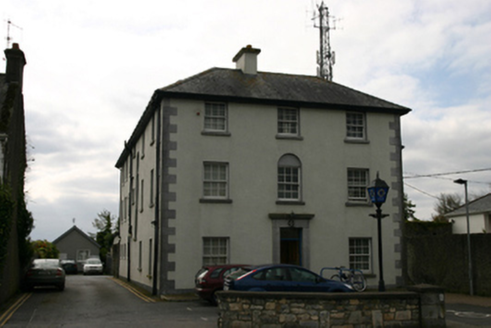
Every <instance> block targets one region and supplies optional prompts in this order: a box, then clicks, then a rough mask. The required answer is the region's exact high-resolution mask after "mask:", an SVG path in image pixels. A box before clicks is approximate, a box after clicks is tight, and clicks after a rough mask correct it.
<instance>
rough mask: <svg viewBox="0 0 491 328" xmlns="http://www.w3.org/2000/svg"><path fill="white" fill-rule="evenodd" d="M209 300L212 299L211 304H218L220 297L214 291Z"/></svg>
mask: <svg viewBox="0 0 491 328" xmlns="http://www.w3.org/2000/svg"><path fill="white" fill-rule="evenodd" d="M209 301H210V304H211V305H218V297H217V295H216V294H215V292H213V294H211V298H210V299H209Z"/></svg>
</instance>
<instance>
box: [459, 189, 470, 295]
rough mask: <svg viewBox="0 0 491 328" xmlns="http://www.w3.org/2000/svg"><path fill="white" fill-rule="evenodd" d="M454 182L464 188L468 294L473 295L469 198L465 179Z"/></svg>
mask: <svg viewBox="0 0 491 328" xmlns="http://www.w3.org/2000/svg"><path fill="white" fill-rule="evenodd" d="M454 182H455V183H457V184H460V185H464V189H465V217H466V220H467V257H468V261H469V294H470V295H474V287H473V283H472V257H471V235H470V225H469V199H468V196H467V180H464V179H457V180H455V181H454Z"/></svg>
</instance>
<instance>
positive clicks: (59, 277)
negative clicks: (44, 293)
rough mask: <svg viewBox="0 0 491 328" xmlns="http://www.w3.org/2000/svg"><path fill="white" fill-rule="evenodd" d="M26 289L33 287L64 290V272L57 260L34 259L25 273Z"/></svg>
mask: <svg viewBox="0 0 491 328" xmlns="http://www.w3.org/2000/svg"><path fill="white" fill-rule="evenodd" d="M25 284H26V288H27V289H28V290H30V289H33V288H34V287H35V286H54V287H56V288H58V289H59V290H64V289H65V270H63V268H62V267H61V263H60V260H59V259H35V260H34V261H33V262H32V264H31V267H30V268H29V270H28V271H27V273H26V279H25Z"/></svg>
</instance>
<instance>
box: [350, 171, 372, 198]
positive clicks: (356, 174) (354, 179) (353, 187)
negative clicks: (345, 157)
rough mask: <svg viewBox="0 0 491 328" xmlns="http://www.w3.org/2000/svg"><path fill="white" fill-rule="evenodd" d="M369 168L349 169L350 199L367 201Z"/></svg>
mask: <svg viewBox="0 0 491 328" xmlns="http://www.w3.org/2000/svg"><path fill="white" fill-rule="evenodd" d="M367 187H368V170H366V169H348V199H349V200H354V201H367Z"/></svg>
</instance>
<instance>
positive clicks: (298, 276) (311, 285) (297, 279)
mask: <svg viewBox="0 0 491 328" xmlns="http://www.w3.org/2000/svg"><path fill="white" fill-rule="evenodd" d="M288 270H289V273H290V286H291V287H290V288H291V290H292V291H297V292H323V291H327V290H326V287H325V286H324V285H323V284H321V283H320V282H321V281H323V279H322V278H321V277H320V276H318V275H316V274H315V273H313V272H310V271H307V270H304V269H301V268H289V269H288Z"/></svg>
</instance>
